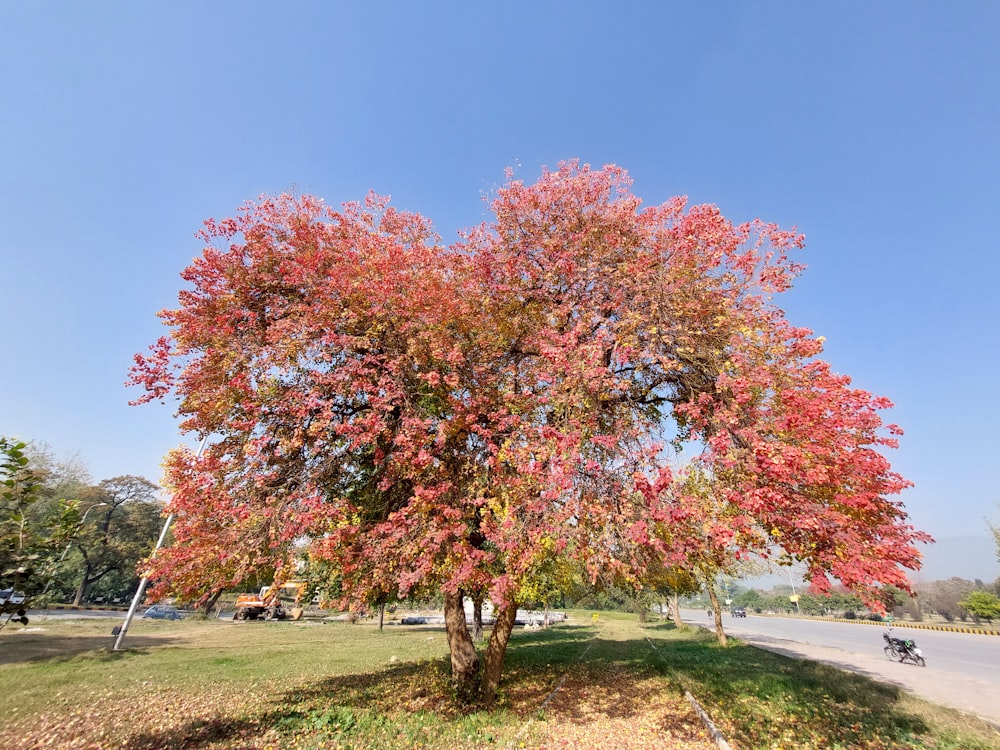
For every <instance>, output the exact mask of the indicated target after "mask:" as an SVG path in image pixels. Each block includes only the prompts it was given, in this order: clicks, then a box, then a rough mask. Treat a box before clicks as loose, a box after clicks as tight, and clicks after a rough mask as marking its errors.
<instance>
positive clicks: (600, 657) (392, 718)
mask: <svg viewBox="0 0 1000 750" xmlns="http://www.w3.org/2000/svg"><path fill="white" fill-rule="evenodd" d="M643 632H644V633H646V634H648V635H649V636H650V638H651V639H652V640H653V642H654V643H655V644H656V651H654V650H653V649H652V648H651V647H650V644H649V642H648V641H647V640H646V639H645V637H642V638H630V639H624V640H613V639H605V638H601V637H599V635H600V634H599V632H598V631H596V630H595V629H594V628H592V627H557V628H553V629H549V630H544V631H537V632H531V633H525V632H519V633H517V634H516V635H515V637H514V638H513V639H512V641H511V644H510V647H509V649H508V658H507V661H506V664H505V670H504V678H503V683H502V686H501V696H500V700H499V701H498V704H497V706H496V707H495V708H494V709H493V710H491V711H482V710H477V709H475V708H469V707H467V706H462V705H460V704H458V703H457V702H456V701H455V700H454V697H453V692H452V690H451V687H450V682H449V663H448V660H447V659H434V660H429V661H423V662H417V663H404V664H395V665H390V666H388V667H386V668H384V669H379V670H376V671H371V672H365V673H357V674H350V675H341V676H336V677H331V678H328V679H323V680H319V681H316V682H313V683H311V684H308V685H305V686H303V687H301V688H298V689H295V690H289V691H285V692H282V693H278V694H276V695H275V696H274V698H273V699H272V700H270V701H268V702H267V703H265V704H264V705H261V706H259V707H256V708H248V709H239V708H235V707H234V708H233V709H232V710H231V711H229V712H228V713H229V714H231V715H224V716H220V717H217V718H210V719H200V718H199V719H191V720H189V721H187V722H186V723H184V724H181V725H179V726H176V727H172V728H166V729H161V730H157V731H150V732H144V733H141V734H137V735H134V736H133V737H132V738H130V739H129V740H128V741H126V742H125V743H124V744H123V745H121V747H123V748H125V750H153V749H154V748H165V747H184V748H206V747H219V748H222V747H232V748H238V747H247V746H258V745H259V744H260V743H262V742H264V741H265V739H266V742H267V743H272V744H276V743H286V744H287V743H289V742H291V741H292V740H296V739H302V740H306V741H307V742H320V743H327V744H330V745H331V746H336V745H337V744H338V743H340V744H348V745H353V746H357V747H368V746H372V747H379V746H380V747H412V746H423V745H426V744H430V745H433V746H435V747H444V746H448V745H449V743H450V745H451V746H455V747H458V746H470V745H471V746H481V745H485V744H489V743H493V742H498V741H501V740H503V739H505V738H510V737H512V736H513V735H514V734H515V733H516V731H517V729H518V727H520V726H521V725H522V724H523V723H524V721H525V720H526V718H527V717H529V716H533V715H537V712H538V710H539V708H540V707H541V706H542V704H543V702H544V701H545V699H546V697H547V696H548V695H550V694H551V692H552V690H553V688H554V687H555V686H556V685H557V684H559V682H560V680H561V679H562V678H563V676H565V677H566V680H565V682H564V683H563V687H562V689H560V691H559V693H558V694H557V695H556V697H555V699H554V700H552V701H551V702H550V703H549V704H548V705H547V706H546V708H545V715H546V719H547V720H552V721H557V722H565V723H570V724H583V723H587V722H589V721H591V720H593V717H594V716H595V715H596V716H600V717H606V718H610V719H622V718H625V719H627V718H630V717H634V716H638V715H641V714H642V713H643V712H644V711H647V710H648V705H649V703H650V699H651V690H652V691H654V692H658V693H660V694H669V696H670V700H671V701H673V702H674V703H675V704H678V703H680V702H681V701H680V696H681V695H682V692H683V690H684V689H689V690H691V691H692V692H693V693H694V694H695V695H696V696H697V698H698V700H699V701H700V702H701V703H702V705H704V706H705V707H706V709H707V710H708V711H709V713H710V714H711V715H712V717H713V719H715V720H716V722H717V723H720V724H721V725H722V726H723V727H724V731H726V732H727V734H729V735H730V739H733V740H735V741H736V743H737V744H738V745H740V746H743V747H762V746H772V745H773V744H774V742H775V741H777V740H779V739H780V740H781V741H782V742H784V743H786V744H789V745H791V746H796V743H797V744H798V745H799V746H801V745H803V744H806V743H810V742H814V743H817V744H821V743H822V742H826V743H829V742H830V741H831V740H834V741H836V742H838V743H840V744H841V745H842V746H844V747H857V748H876V747H879V748H883V747H917V746H921V747H922V746H923V745H922V744H920V741H919V738H920V737H922V736H925V735H927V734H928V733H929V732H930V731H931V729H930V727H928V726H927V724H926V722H925V721H924V720H923V719H921V718H920V717H918V716H914V715H911V714H909V713H907V712H906V711H904V710H902V709H901V708H900V707H899V705H898V704H899V700H900V697H901V692H900V691H899V690H898V689H896V688H893V687H891V686H887V685H884V684H880V683H875V682H873V681H871V680H868V679H866V678H864V677H861V676H858V675H853V674H848V673H845V672H841V671H840V670H837V669H834V668H831V667H829V666H826V665H823V664H819V663H816V662H809V661H803V660H794V659H789V658H786V657H783V656H780V655H778V654H772V653H770V652H766V651H762V650H759V649H756V648H753V647H749V646H744V645H735V646H731V647H729V648H720V647H719V646H718V645H717V644H715V643H714V641H713V640H712V639H711V637H710V636H709V637H705V636H704V635H703V634H698V633H692V632H687V631H684V632H677V631H675V628H674V626H673V625H672V624H665V625H655V626H649V627H646V628H644V630H643ZM584 652H585V653H586V656H585V658H584V659H583V660H581V658H580V657H581V655H582V654H583V653H584ZM657 685H658V686H659V687H657ZM679 715H680V714H679V713H678V714H677V717H679ZM677 717H675V719H676V720H677V721H680V720H681V719H680V718H677ZM319 746H325V745H324V744H321V745H319Z"/></svg>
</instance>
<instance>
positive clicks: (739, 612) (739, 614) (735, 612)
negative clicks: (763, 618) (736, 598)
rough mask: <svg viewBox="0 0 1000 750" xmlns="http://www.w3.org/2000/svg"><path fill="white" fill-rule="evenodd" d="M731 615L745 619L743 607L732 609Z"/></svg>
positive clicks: (745, 613) (745, 612)
mask: <svg viewBox="0 0 1000 750" xmlns="http://www.w3.org/2000/svg"><path fill="white" fill-rule="evenodd" d="M731 614H732V616H733V617H746V616H747V611H746V610H745V609H743V607H733V610H732V612H731Z"/></svg>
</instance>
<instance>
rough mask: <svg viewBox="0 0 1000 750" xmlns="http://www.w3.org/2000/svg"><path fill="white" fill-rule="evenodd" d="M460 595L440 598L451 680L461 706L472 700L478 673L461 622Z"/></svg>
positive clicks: (473, 651) (472, 646) (476, 658)
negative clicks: (441, 599)
mask: <svg viewBox="0 0 1000 750" xmlns="http://www.w3.org/2000/svg"><path fill="white" fill-rule="evenodd" d="M462 600H463V597H462V592H461V591H456V592H454V593H449V592H446V593H445V595H444V627H445V631H446V632H447V634H448V650H449V651H450V652H451V681H452V684H453V685H454V686H455V692H456V693H457V694H458V698H459V700H461V701H462V702H463V703H473V702H474V701H475V700H476V692H477V690H476V687H477V686H476V676H477V675H478V674H479V654H477V653H476V646H475V644H474V643H473V642H472V637H471V636H470V635H469V626H468V625H467V624H466V622H465V607H464V606H463V604H462Z"/></svg>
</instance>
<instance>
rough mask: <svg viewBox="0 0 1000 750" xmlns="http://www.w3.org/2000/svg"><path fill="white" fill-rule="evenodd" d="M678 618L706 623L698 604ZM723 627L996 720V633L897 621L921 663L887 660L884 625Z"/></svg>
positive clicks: (736, 623)
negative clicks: (914, 644)
mask: <svg viewBox="0 0 1000 750" xmlns="http://www.w3.org/2000/svg"><path fill="white" fill-rule="evenodd" d="M682 615H683V616H684V620H685V621H686V622H690V623H693V624H697V625H702V626H710V625H711V623H710V621H709V619H708V617H707V616H706V614H705V612H704V610H701V611H694V610H685V611H683V612H682ZM723 624H724V626H725V628H726V632H727V633H729V634H731V635H734V636H736V637H737V638H740V639H742V640H744V641H747V642H748V643H752V644H753V645H755V646H759V647H761V648H767V649H770V650H773V651H778V652H780V653H785V654H788V655H791V656H800V657H806V658H809V659H814V660H816V661H822V662H825V663H827V664H832V665H834V666H837V667H840V668H842V669H848V670H850V671H853V672H859V673H861V674H865V675H868V676H869V677H874V678H876V679H879V680H882V681H885V682H891V683H894V684H896V685H899V686H901V687H904V688H906V689H907V690H910V691H912V692H914V693H916V694H917V695H920V696H921V697H924V698H927V699H928V700H931V701H934V702H935V703H941V704H943V705H948V706H952V707H954V708H958V709H960V710H962V711H968V712H969V713H974V714H977V715H979V716H982V717H983V718H985V719H988V720H989V721H992V722H994V723H997V724H1000V637H998V636H988V635H974V634H968V633H948V632H943V631H935V630H918V629H913V628H903V627H897V628H896V629H895V630H894V635H896V636H897V637H900V638H913V639H914V640H915V641H916V642H917V645H918V646H919V647H920V649H921V650H922V651H923V653H924V657H925V658H926V659H927V667H925V668H920V667H916V666H913V665H911V664H899V663H897V662H890V661H888V660H887V659H886V658H885V656H884V655H883V653H882V647H883V646H884V642H883V640H882V633H883V632H885V626H880V625H861V624H852V623H838V622H825V621H822V620H808V619H797V618H784V617H759V616H754V615H749V616H748V617H746V618H733V617H731V616H730V615H728V614H727V615H725V619H724V622H723Z"/></svg>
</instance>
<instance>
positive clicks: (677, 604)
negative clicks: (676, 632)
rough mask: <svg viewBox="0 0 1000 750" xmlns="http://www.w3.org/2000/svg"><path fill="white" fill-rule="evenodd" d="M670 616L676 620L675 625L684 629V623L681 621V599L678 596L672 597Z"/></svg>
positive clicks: (673, 595)
mask: <svg viewBox="0 0 1000 750" xmlns="http://www.w3.org/2000/svg"><path fill="white" fill-rule="evenodd" d="M670 616H671V617H672V618H673V620H674V625H676V626H677V627H678V628H683V627H684V621H683V620H681V598H680V597H679V596H678V595H677V594H671V595H670Z"/></svg>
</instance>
